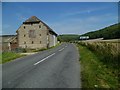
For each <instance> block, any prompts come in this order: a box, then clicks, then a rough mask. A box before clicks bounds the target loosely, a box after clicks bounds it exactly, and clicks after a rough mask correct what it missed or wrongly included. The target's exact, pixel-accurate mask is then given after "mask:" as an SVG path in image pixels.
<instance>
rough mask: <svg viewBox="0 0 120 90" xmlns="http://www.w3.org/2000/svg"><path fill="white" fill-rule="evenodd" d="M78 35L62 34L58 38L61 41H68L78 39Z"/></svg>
mask: <svg viewBox="0 0 120 90" xmlns="http://www.w3.org/2000/svg"><path fill="white" fill-rule="evenodd" d="M79 37H80V35H75V34H63V35H59V36H58V40H59V41H61V42H69V41H75V40H79Z"/></svg>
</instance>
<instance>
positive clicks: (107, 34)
mask: <svg viewBox="0 0 120 90" xmlns="http://www.w3.org/2000/svg"><path fill="white" fill-rule="evenodd" d="M119 26H120V23H119V24H114V25H111V26H109V27H105V28H103V29H100V30H97V31H93V32H88V33H85V34H83V35H81V36H89V37H90V39H95V38H104V39H116V38H120V30H119V28H120V27H119Z"/></svg>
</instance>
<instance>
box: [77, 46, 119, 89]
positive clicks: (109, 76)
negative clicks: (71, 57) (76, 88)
mask: <svg viewBox="0 0 120 90" xmlns="http://www.w3.org/2000/svg"><path fill="white" fill-rule="evenodd" d="M78 47H79V53H80V63H81V69H82V70H81V75H82V88H113V89H116V88H117V87H118V77H117V76H115V75H114V73H112V71H111V69H109V68H106V66H105V65H104V64H103V63H102V62H101V61H100V60H99V58H98V57H97V56H96V55H95V53H93V52H91V51H90V50H89V49H88V48H86V47H85V46H81V45H79V44H78ZM116 90H117V89H116Z"/></svg>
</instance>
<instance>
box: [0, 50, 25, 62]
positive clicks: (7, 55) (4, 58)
mask: <svg viewBox="0 0 120 90" xmlns="http://www.w3.org/2000/svg"><path fill="white" fill-rule="evenodd" d="M22 56H25V55H21V54H19V53H14V52H3V53H2V54H1V55H0V57H1V61H0V64H1V63H2V64H3V63H6V62H9V61H11V60H14V59H16V58H19V57H22Z"/></svg>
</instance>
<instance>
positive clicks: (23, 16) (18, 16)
mask: <svg viewBox="0 0 120 90" xmlns="http://www.w3.org/2000/svg"><path fill="white" fill-rule="evenodd" d="M16 18H17V19H18V20H19V21H25V20H26V19H27V18H26V17H25V15H22V13H16Z"/></svg>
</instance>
